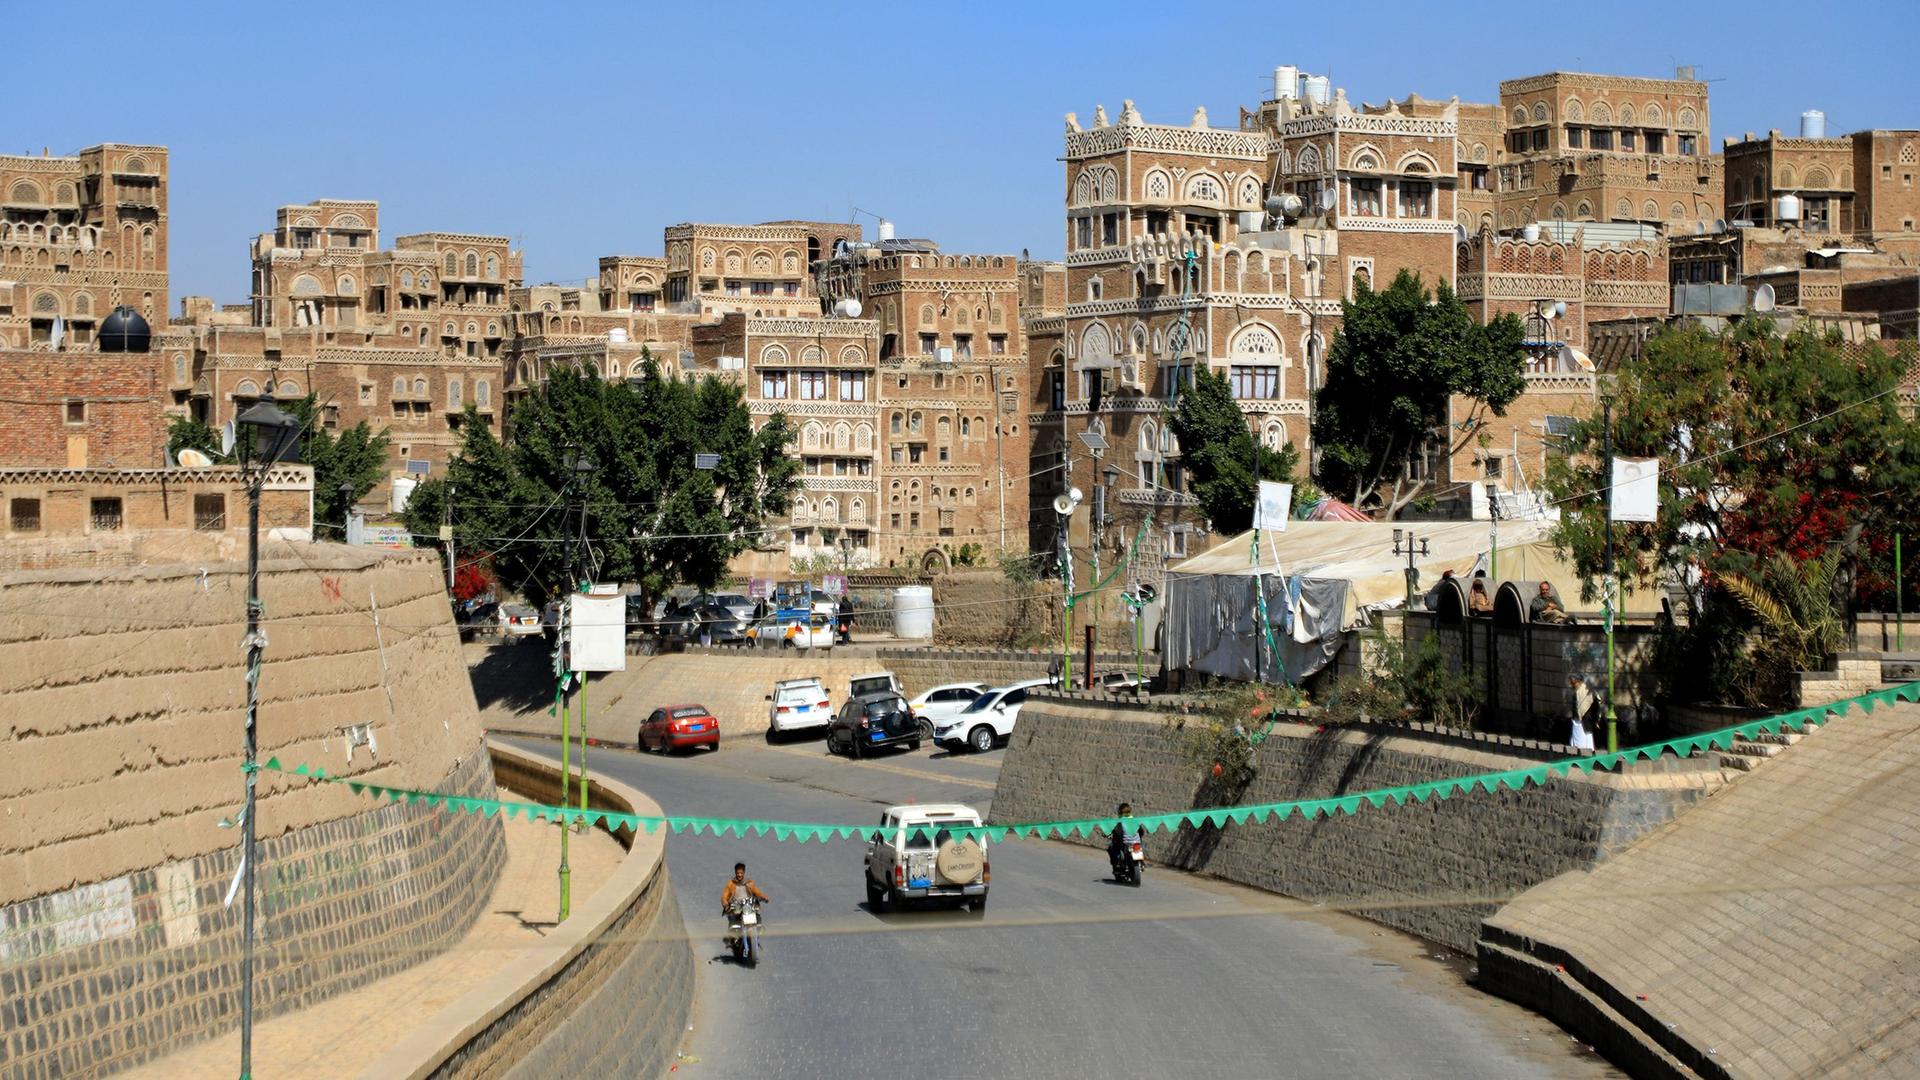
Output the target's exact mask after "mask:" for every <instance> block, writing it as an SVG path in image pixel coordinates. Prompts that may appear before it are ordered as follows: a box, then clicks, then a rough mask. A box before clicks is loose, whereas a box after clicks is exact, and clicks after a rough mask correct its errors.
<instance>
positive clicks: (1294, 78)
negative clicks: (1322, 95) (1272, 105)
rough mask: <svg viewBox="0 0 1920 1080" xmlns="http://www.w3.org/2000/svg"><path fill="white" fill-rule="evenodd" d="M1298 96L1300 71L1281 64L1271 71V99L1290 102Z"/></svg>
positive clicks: (1290, 65)
mask: <svg viewBox="0 0 1920 1080" xmlns="http://www.w3.org/2000/svg"><path fill="white" fill-rule="evenodd" d="M1299 96H1300V69H1299V68H1297V67H1294V66H1293V65H1292V64H1282V65H1280V66H1279V67H1277V68H1274V69H1273V99H1274V100H1275V101H1292V100H1293V99H1294V98H1297V97H1299Z"/></svg>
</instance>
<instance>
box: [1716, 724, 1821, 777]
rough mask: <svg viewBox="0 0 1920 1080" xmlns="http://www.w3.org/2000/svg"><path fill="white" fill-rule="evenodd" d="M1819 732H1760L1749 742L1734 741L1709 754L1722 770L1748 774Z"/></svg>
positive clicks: (1744, 740)
mask: <svg viewBox="0 0 1920 1080" xmlns="http://www.w3.org/2000/svg"><path fill="white" fill-rule="evenodd" d="M1819 730H1820V729H1819V728H1817V727H1809V728H1808V729H1807V730H1806V731H1804V732H1801V731H1786V730H1782V731H1777V732H1774V733H1772V734H1767V733H1765V732H1762V733H1760V734H1758V735H1755V736H1754V737H1753V738H1752V739H1751V740H1749V739H1735V740H1734V741H1733V745H1732V746H1731V747H1729V748H1727V749H1725V750H1713V751H1710V753H1712V754H1713V755H1714V756H1715V757H1717V758H1719V759H1720V767H1721V768H1722V769H1731V770H1733V771H1735V772H1742V773H1749V772H1752V771H1753V770H1755V769H1757V768H1759V767H1760V766H1761V765H1764V764H1766V763H1767V762H1768V761H1770V760H1772V759H1773V758H1775V757H1777V756H1779V754H1780V752H1781V751H1782V750H1785V749H1786V748H1787V747H1789V746H1792V745H1794V744H1795V743H1797V742H1799V741H1800V740H1801V739H1804V738H1806V737H1807V736H1808V735H1809V734H1811V733H1813V732H1815V731H1819Z"/></svg>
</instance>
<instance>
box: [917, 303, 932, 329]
mask: <svg viewBox="0 0 1920 1080" xmlns="http://www.w3.org/2000/svg"><path fill="white" fill-rule="evenodd" d="M920 325H921V326H932V325H933V305H932V304H921V305H920Z"/></svg>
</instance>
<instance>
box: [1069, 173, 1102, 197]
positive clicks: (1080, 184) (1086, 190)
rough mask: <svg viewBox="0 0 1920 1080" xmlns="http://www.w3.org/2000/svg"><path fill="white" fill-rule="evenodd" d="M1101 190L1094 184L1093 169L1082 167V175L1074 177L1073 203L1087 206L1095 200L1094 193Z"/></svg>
mask: <svg viewBox="0 0 1920 1080" xmlns="http://www.w3.org/2000/svg"><path fill="white" fill-rule="evenodd" d="M1097 190H1099V189H1098V188H1096V187H1095V186H1094V179H1093V170H1092V169H1081V170H1080V175H1079V176H1076V177H1074V179H1073V205H1075V206H1086V205H1088V204H1090V203H1092V202H1093V194H1094V192H1095V191H1097Z"/></svg>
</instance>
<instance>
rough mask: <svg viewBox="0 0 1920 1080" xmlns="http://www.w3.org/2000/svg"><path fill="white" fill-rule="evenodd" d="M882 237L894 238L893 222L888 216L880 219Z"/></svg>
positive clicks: (886, 238)
mask: <svg viewBox="0 0 1920 1080" xmlns="http://www.w3.org/2000/svg"><path fill="white" fill-rule="evenodd" d="M880 239H882V240H891V239H893V222H891V221H888V220H887V219H886V218H881V219H880Z"/></svg>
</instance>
